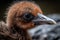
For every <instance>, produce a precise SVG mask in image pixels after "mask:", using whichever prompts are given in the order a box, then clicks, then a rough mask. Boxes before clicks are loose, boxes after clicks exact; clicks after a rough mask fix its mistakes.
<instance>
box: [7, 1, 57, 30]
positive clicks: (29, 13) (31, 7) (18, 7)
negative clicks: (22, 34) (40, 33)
mask: <svg viewBox="0 0 60 40" xmlns="http://www.w3.org/2000/svg"><path fill="white" fill-rule="evenodd" d="M55 23H56V22H55V21H54V20H52V19H50V18H48V17H46V16H44V15H43V13H42V11H41V9H40V8H39V6H38V5H36V4H35V3H32V2H28V1H22V2H18V3H15V4H14V5H12V6H11V7H10V9H9V11H8V14H7V25H8V26H13V25H16V26H17V27H20V28H22V29H30V28H33V27H35V26H37V25H41V24H55Z"/></svg>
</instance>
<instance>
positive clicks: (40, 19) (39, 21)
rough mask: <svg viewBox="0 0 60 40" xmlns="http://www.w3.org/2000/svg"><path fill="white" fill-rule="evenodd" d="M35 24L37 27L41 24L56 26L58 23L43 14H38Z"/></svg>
mask: <svg viewBox="0 0 60 40" xmlns="http://www.w3.org/2000/svg"><path fill="white" fill-rule="evenodd" d="M33 21H34V22H35V25H40V24H56V22H55V21H54V20H53V19H51V18H48V17H46V16H45V15H43V14H40V13H38V16H37V17H36V18H35V19H34V20H33Z"/></svg>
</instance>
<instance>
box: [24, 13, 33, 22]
mask: <svg viewBox="0 0 60 40" xmlns="http://www.w3.org/2000/svg"><path fill="white" fill-rule="evenodd" d="M33 18H34V16H33V15H32V14H31V13H25V14H24V15H23V19H24V21H25V22H29V21H31V20H32V19H33Z"/></svg>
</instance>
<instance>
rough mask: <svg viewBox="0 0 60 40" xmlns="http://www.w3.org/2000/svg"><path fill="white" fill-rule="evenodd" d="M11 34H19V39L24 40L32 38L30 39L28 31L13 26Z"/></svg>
mask: <svg viewBox="0 0 60 40" xmlns="http://www.w3.org/2000/svg"><path fill="white" fill-rule="evenodd" d="M11 33H12V34H16V33H17V34H16V35H18V36H17V37H19V38H20V39H22V40H30V37H29V35H28V33H27V30H24V29H21V28H19V27H17V26H13V27H12V28H11ZM12 36H13V35H12Z"/></svg>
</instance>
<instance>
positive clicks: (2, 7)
mask: <svg viewBox="0 0 60 40" xmlns="http://www.w3.org/2000/svg"><path fill="white" fill-rule="evenodd" d="M17 1H22V0H0V20H4V19H5V17H4V16H5V12H6V10H7V8H8V7H9V6H10V5H11V4H12V3H13V2H17ZM28 1H33V2H35V3H37V4H38V5H40V7H41V9H42V11H43V13H45V14H46V13H47V14H48V13H60V1H59V0H28Z"/></svg>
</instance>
